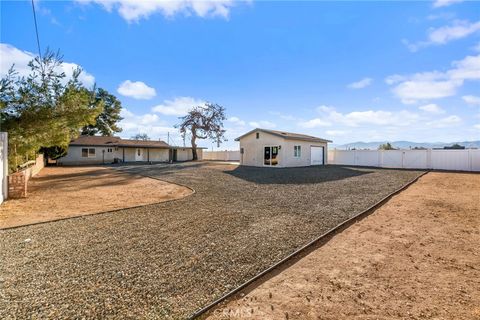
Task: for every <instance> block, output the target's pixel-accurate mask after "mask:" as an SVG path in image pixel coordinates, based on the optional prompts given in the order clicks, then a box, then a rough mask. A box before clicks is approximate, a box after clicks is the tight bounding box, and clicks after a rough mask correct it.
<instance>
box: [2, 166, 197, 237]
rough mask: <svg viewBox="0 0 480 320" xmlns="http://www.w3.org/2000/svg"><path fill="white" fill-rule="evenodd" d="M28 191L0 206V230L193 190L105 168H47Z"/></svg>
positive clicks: (154, 201)
mask: <svg viewBox="0 0 480 320" xmlns="http://www.w3.org/2000/svg"><path fill="white" fill-rule="evenodd" d="M28 192H29V194H28V198H25V199H12V200H8V201H6V202H5V203H3V204H2V205H1V206H0V228H7V227H13V226H19V225H25V224H30V223H35V222H43V221H51V220H56V219H60V218H65V217H73V216H80V215H86V214H92V213H98V212H103V211H109V210H115V209H123V208H130V207H135V206H139V205H147V204H152V203H158V202H163V201H167V200H172V199H177V198H182V197H185V196H187V195H189V194H191V193H192V190H191V189H189V188H186V187H182V186H179V185H176V184H172V183H168V182H164V181H160V180H156V179H151V178H148V177H142V176H138V175H132V174H127V173H122V172H119V171H117V170H112V169H109V168H106V167H47V168H44V169H43V170H42V171H41V172H40V174H38V175H37V176H36V177H34V178H32V179H31V180H30V181H29V185H28Z"/></svg>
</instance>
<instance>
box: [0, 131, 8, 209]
mask: <svg viewBox="0 0 480 320" xmlns="http://www.w3.org/2000/svg"><path fill="white" fill-rule="evenodd" d="M7 141H8V135H7V133H6V132H0V184H1V185H0V203H2V202H3V200H5V199H7V196H8V184H7V183H8V181H7V179H8V157H7V156H8V144H7Z"/></svg>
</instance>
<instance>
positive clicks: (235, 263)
mask: <svg viewBox="0 0 480 320" xmlns="http://www.w3.org/2000/svg"><path fill="white" fill-rule="evenodd" d="M234 168H235V167H234V166H226V165H220V164H211V163H210V164H208V163H193V164H192V163H190V164H186V165H180V166H175V167H168V166H162V165H152V166H131V167H119V168H118V169H119V170H124V171H130V172H135V173H141V174H144V175H148V176H152V177H157V178H160V179H163V180H167V181H171V182H177V183H181V184H185V185H188V186H190V187H192V188H194V189H195V190H196V191H197V192H196V193H195V194H193V195H191V196H189V197H187V198H184V199H181V200H177V201H173V202H168V203H162V204H156V205H147V206H144V207H140V208H134V209H126V210H120V211H117V212H114V213H106V214H101V215H95V216H86V217H82V218H76V219H69V220H63V221H58V222H52V223H47V224H41V225H35V226H29V227H22V228H18V229H12V230H4V231H0V319H9V318H22V319H23V318H115V319H119V318H149V319H152V318H175V319H177V318H185V317H187V316H188V315H190V314H192V313H193V312H194V311H195V310H197V309H198V308H200V307H202V306H204V305H206V304H207V303H209V302H211V301H213V300H214V299H216V298H218V297H220V296H221V295H223V294H225V293H226V292H228V291H230V290H232V289H233V288H234V287H236V286H238V285H240V284H241V283H242V282H244V281H246V280H247V279H249V278H250V277H252V276H254V275H255V274H257V273H259V272H260V271H262V270H264V269H266V268H267V267H269V266H270V265H272V264H273V263H275V262H277V261H278V260H280V259H282V258H283V257H285V256H286V255H288V254H289V253H291V252H293V251H294V250H295V249H297V248H299V247H300V246H302V245H303V244H306V243H307V242H309V241H310V240H311V239H313V238H315V237H316V236H318V235H320V234H321V233H323V232H324V231H326V230H328V229H329V228H331V227H333V226H335V225H337V224H338V223H340V222H342V221H344V220H345V219H348V218H349V217H351V216H353V215H354V214H356V213H358V212H360V211H361V210H363V209H365V208H367V207H368V206H370V205H372V204H374V203H375V202H377V201H378V200H380V199H381V198H382V197H384V196H386V195H387V194H388V193H390V192H392V191H394V190H395V189H397V188H399V187H400V186H402V185H404V184H405V183H407V182H408V181H410V180H411V179H413V178H414V177H416V176H418V175H419V174H420V173H421V172H420V171H402V170H386V169H371V168H350V167H341V166H326V167H308V168H290V169H270V168H243V167H239V168H237V169H234ZM145 192H148V190H145ZM28 239H29V240H28Z"/></svg>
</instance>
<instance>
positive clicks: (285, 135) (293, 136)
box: [235, 128, 332, 142]
mask: <svg viewBox="0 0 480 320" xmlns="http://www.w3.org/2000/svg"><path fill="white" fill-rule="evenodd" d="M256 131H261V132H266V133H269V134H272V135H274V136H278V137H282V138H284V139H290V140H303V141H311V142H332V141H330V140H327V139H322V138H318V137H314V136H309V135H306V134H301V133H293V132H286V131H278V130H268V129H261V128H256V129H253V130H251V131H249V132H247V133H245V134H244V135H241V136H240V137H238V138H236V139H235V141H240V139H241V138H243V137H245V136H247V135H249V134H251V133H253V132H256Z"/></svg>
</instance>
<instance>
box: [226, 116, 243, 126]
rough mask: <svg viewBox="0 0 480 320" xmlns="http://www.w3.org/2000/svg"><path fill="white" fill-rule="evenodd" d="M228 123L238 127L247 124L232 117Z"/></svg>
mask: <svg viewBox="0 0 480 320" xmlns="http://www.w3.org/2000/svg"><path fill="white" fill-rule="evenodd" d="M227 121H228V122H231V123H233V124H235V125H238V126H244V125H245V124H246V123H245V121H243V120H241V119H240V118H238V117H230V118H228V119H227Z"/></svg>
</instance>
